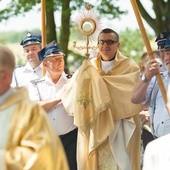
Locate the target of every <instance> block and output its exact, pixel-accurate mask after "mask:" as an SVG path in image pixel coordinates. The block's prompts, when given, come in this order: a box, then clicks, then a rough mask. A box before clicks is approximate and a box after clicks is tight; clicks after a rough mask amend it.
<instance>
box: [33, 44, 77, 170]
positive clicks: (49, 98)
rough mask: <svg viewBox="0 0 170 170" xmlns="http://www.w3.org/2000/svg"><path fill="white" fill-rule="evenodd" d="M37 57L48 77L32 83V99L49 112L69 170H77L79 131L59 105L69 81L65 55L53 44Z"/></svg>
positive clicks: (70, 117) (71, 118)
mask: <svg viewBox="0 0 170 170" xmlns="http://www.w3.org/2000/svg"><path fill="white" fill-rule="evenodd" d="M38 55H39V58H40V61H43V63H42V64H43V66H44V68H45V70H46V75H45V77H44V78H42V79H40V80H39V81H35V82H34V83H33V88H32V89H31V90H30V93H31V95H30V97H31V99H32V100H34V101H37V102H38V103H39V104H41V105H42V106H43V108H44V109H45V110H46V111H47V115H48V117H49V119H50V121H51V124H52V125H53V127H54V129H55V131H56V132H57V134H58V135H59V136H60V139H61V141H62V143H63V146H64V149H65V152H66V155H67V159H68V163H69V167H70V170H76V169H77V162H76V145H77V128H76V126H75V125H74V122H73V117H72V116H69V115H68V114H67V112H66V110H65V108H64V107H63V104H62V103H61V102H60V101H61V100H60V95H59V90H60V89H61V88H62V87H63V86H64V85H65V84H66V83H67V81H68V78H67V75H66V74H65V72H64V53H63V52H62V51H61V50H60V48H59V47H58V45H57V44H56V42H55V41H53V42H51V43H50V44H48V45H47V46H46V47H45V48H43V49H42V50H41V51H39V53H38ZM59 102H60V103H59Z"/></svg>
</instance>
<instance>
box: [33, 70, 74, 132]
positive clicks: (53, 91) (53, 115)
mask: <svg viewBox="0 0 170 170" xmlns="http://www.w3.org/2000/svg"><path fill="white" fill-rule="evenodd" d="M66 83H67V77H66V74H65V73H64V72H63V74H62V75H61V77H60V79H59V80H58V82H57V83H56V84H54V83H53V82H52V81H51V80H50V79H49V78H48V76H47V75H46V76H45V77H44V78H43V79H41V80H39V81H38V82H37V83H36V84H35V85H34V87H33V88H32V89H30V98H31V99H32V100H34V101H40V100H41V101H43V100H47V99H52V98H57V99H60V96H59V90H60V89H61V88H62V87H63V86H64V85H65V84H66ZM47 114H48V117H49V119H50V121H51V122H52V125H53V127H54V129H55V130H56V132H57V133H58V135H64V134H66V133H68V132H70V131H72V130H74V129H75V128H76V126H75V125H74V122H73V117H72V116H69V115H68V114H67V112H66V110H65V108H64V106H63V104H62V103H60V104H58V105H57V106H56V107H54V108H53V109H52V110H50V111H48V112H47Z"/></svg>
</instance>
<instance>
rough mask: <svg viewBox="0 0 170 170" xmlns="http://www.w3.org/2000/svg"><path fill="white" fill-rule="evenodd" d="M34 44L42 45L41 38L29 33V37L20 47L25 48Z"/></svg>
mask: <svg viewBox="0 0 170 170" xmlns="http://www.w3.org/2000/svg"><path fill="white" fill-rule="evenodd" d="M32 44H41V36H40V35H35V34H31V33H30V32H28V33H27V35H26V36H25V37H24V38H23V40H22V41H21V43H20V45H22V46H23V47H25V46H28V45H32Z"/></svg>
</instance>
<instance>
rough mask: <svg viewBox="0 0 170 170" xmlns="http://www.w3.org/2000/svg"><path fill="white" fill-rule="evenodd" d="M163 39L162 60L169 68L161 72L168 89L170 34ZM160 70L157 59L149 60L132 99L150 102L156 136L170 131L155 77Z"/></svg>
mask: <svg viewBox="0 0 170 170" xmlns="http://www.w3.org/2000/svg"><path fill="white" fill-rule="evenodd" d="M161 41H162V42H163V46H164V48H162V49H161V50H163V53H164V55H163V58H162V60H163V63H164V66H165V67H166V69H167V71H163V72H162V73H161V74H162V79H163V82H164V85H165V88H166V89H167V88H168V85H169V83H170V77H169V73H170V36H169V37H167V38H165V39H164V40H161ZM159 71H160V65H159V63H158V62H157V61H156V59H151V60H149V61H148V63H147V66H146V69H145V71H144V74H143V76H142V78H141V80H140V81H139V82H138V83H137V85H136V87H135V89H134V92H133V96H132V99H131V100H132V102H133V103H136V104H138V103H144V102H148V103H149V106H150V107H149V114H150V121H151V126H152V133H153V135H154V136H155V138H157V137H161V136H163V135H166V134H168V133H170V117H169V114H168V111H167V108H166V104H165V103H164V100H163V98H162V94H161V91H160V89H159V87H158V83H157V81H156V77H155V75H156V74H157V73H158V72H159Z"/></svg>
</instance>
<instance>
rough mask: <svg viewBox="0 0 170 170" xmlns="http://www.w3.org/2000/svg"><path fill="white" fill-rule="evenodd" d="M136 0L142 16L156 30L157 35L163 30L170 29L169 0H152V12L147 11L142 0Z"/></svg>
mask: <svg viewBox="0 0 170 170" xmlns="http://www.w3.org/2000/svg"><path fill="white" fill-rule="evenodd" d="M136 1H137V4H138V7H139V10H140V13H141V15H142V17H143V18H144V20H145V21H146V22H147V23H148V24H149V26H150V27H151V28H152V29H153V30H154V32H155V34H156V35H158V34H159V33H160V32H163V31H170V15H169V12H170V2H169V0H150V1H151V3H152V12H151V11H146V9H145V7H144V6H143V5H142V3H141V1H140V0H136ZM151 14H152V15H151Z"/></svg>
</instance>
